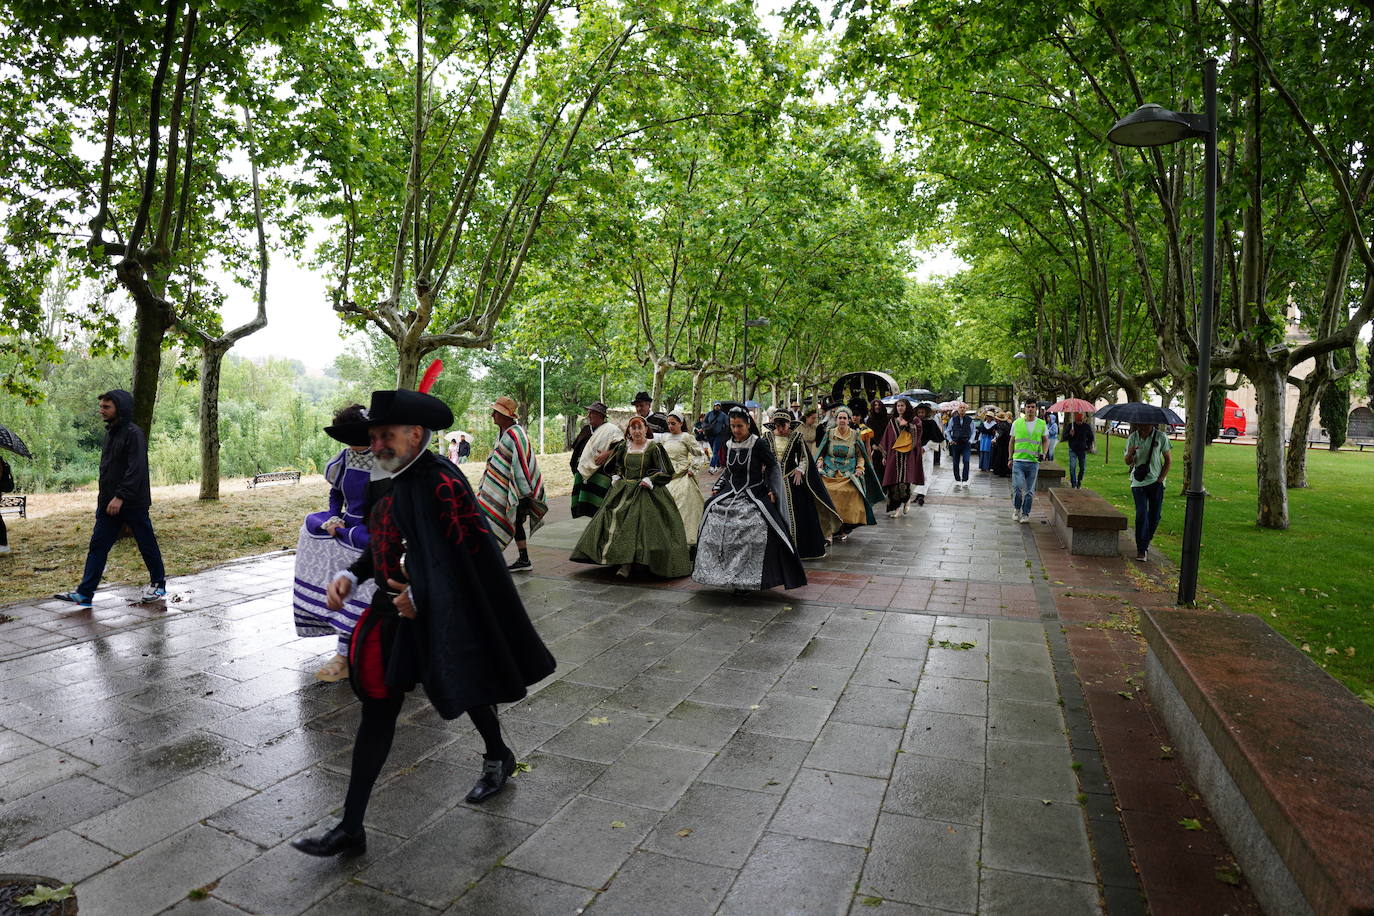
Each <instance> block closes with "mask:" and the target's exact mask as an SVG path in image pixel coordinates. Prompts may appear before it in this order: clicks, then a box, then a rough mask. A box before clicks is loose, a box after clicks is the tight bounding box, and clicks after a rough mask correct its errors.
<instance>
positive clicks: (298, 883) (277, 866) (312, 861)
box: [188, 817, 400, 916]
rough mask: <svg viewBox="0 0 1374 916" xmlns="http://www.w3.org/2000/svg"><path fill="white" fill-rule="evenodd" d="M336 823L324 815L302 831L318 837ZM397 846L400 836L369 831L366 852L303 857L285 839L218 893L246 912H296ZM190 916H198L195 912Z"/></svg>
mask: <svg viewBox="0 0 1374 916" xmlns="http://www.w3.org/2000/svg"><path fill="white" fill-rule="evenodd" d="M336 821H337V819H336V818H334V817H328V818H325V820H324V822H322V823H317V824H314V825H311V826H310V827H309V829H303V830H301V834H302V835H305V836H315V835H317V834H319V833H322V832H323V831H325V830H327V829H328V828H330V827H333V826H334V824H335V823H336ZM302 826H303V827H304V826H305V825H302ZM399 844H400V840H398V839H396V838H395V837H392V836H387V835H386V834H385V833H381V832H379V831H375V830H369V831H368V834H367V851H366V852H364V853H362V854H361V855H357V856H339V857H336V858H332V859H321V858H315V857H313V856H304V855H301V854H300V853H299V852H297V851H296V850H295V849H293V848H292V847H291V845H290V844H289V843H281V844H279V845H277V846H273V847H272V848H271V849H269V850H267V851H266V852H264V853H262V854H261V855H259V856H257V857H256V858H253V859H251V860H250V861H248V862H246V863H244V864H243V865H240V866H239V867H238V868H236V869H234V870H233V871H231V872H230V873H229V874H227V875H225V876H224V877H223V878H221V879H220V880H219V884H218V885H217V886H216V887H215V890H214V896H215V897H217V898H219V899H221V900H224V901H227V902H228V903H231V904H233V905H234V906H235V907H237V908H239V909H240V910H242V911H244V912H248V913H264V914H266V913H271V914H273V916H295V914H297V913H301V912H303V911H305V910H307V909H309V908H310V907H311V906H312V905H314V904H315V903H316V902H317V901H319V900H322V899H323V898H325V897H326V896H328V895H329V894H331V893H333V892H334V891H335V890H337V889H338V888H339V886H340V885H341V884H345V883H346V882H348V881H349V880H350V879H351V878H352V877H353V876H354V875H356V874H357V873H358V872H360V871H362V870H363V869H364V868H367V867H368V866H370V865H372V864H373V863H374V862H376V861H378V860H379V859H381V858H383V857H385V856H386V855H388V854H389V853H390V852H392V851H393V850H395V849H396V847H397V846H398V845H399ZM193 902H195V901H193ZM200 902H204V901H200ZM188 916H196V911H194V910H193V911H191V912H190V913H189V914H188Z"/></svg>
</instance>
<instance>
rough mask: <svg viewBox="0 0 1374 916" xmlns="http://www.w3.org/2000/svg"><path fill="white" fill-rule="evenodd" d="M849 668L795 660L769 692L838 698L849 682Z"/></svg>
mask: <svg viewBox="0 0 1374 916" xmlns="http://www.w3.org/2000/svg"><path fill="white" fill-rule="evenodd" d="M849 675H850V669H849V668H835V667H832V666H830V665H827V664H824V663H822V662H809V661H797V662H793V663H792V666H791V667H789V668H788V669H787V671H785V672H784V673H783V676H782V677H781V678H779V679H778V682H777V684H775V685H774V686H773V689H772V690H771V691H770V692H771V693H786V694H791V695H792V696H799V697H819V698H820V699H823V700H838V699H839V698H840V694H841V693H843V692H844V687H845V684H847V683H848V682H849Z"/></svg>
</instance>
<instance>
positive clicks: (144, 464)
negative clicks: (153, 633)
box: [53, 388, 167, 607]
mask: <svg viewBox="0 0 1374 916" xmlns="http://www.w3.org/2000/svg"><path fill="white" fill-rule="evenodd" d="M133 412H134V396H133V395H131V394H129V392H127V391H124V390H123V389H121V388H116V389H114V390H113V391H107V392H105V393H104V394H102V395H101V396H100V419H102V420H104V421H105V446H104V448H103V449H101V452H100V493H99V496H97V497H96V504H95V529H94V530H93V531H92V532H91V546H90V548H89V549H88V550H87V551H86V571H85V574H84V575H83V576H82V577H81V584H80V585H78V586H77V587H76V591H73V592H67V593H65V594H60V595H53V597H54V598H60V599H61V600H63V601H70V602H72V603H73V604H76V605H79V606H81V607H90V606H91V599H92V598H94V597H95V590H96V587H97V586H98V585H100V577H101V576H102V575H104V574H105V561H106V560H107V559H108V558H109V556H110V548H111V547H113V546H114V543H115V541H116V540H118V538H119V532H120V530H121V529H122V528H123V527H124V526H125V525H128V526H129V531H130V532H131V533H132V534H133V536H134V542H135V543H136V544H138V552H139V553H141V554H142V555H143V563H144V564H145V565H146V566H147V567H148V578H149V579H150V580H151V581H150V584H149V585H148V587H147V588H145V589H144V590H143V594H142V595H141V596H140V598H139V600H140V601H156V600H157V599H159V598H163V597H165V596H166V595H167V573H166V571H164V569H163V568H162V551H161V550H159V549H158V546H157V535H156V534H154V533H153V523H152V521H151V520H150V519H149V518H148V507H149V506H151V505H152V502H153V498H152V488H151V487H150V486H149V484H148V439H147V437H145V436H144V434H143V430H141V429H139V428H138V427H137V426H135V425H134V421H133V419H132V417H133Z"/></svg>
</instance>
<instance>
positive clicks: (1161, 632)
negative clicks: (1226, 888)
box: [1142, 609, 1374, 914]
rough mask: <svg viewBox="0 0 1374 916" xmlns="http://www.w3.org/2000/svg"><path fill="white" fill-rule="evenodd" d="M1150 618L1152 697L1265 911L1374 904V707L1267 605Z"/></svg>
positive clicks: (1354, 908) (1369, 909) (1370, 907)
mask: <svg viewBox="0 0 1374 916" xmlns="http://www.w3.org/2000/svg"><path fill="white" fill-rule="evenodd" d="M1142 629H1143V631H1144V635H1145V640H1146V644H1147V646H1148V650H1149V651H1148V654H1147V656H1146V683H1147V686H1148V689H1149V692H1150V698H1151V700H1152V701H1153V703H1154V705H1155V707H1156V708H1157V709H1159V710H1160V713H1161V715H1162V716H1163V718H1164V722H1165V724H1166V725H1167V727H1168V730H1169V735H1170V737H1171V739H1172V744H1173V745H1174V747H1176V748H1177V749H1178V752H1179V756H1180V758H1181V759H1182V760H1183V762H1184V763H1185V764H1186V765H1187V766H1188V769H1189V771H1190V772H1191V773H1192V777H1193V784H1194V785H1195V786H1196V787H1197V789H1198V791H1199V792H1200V793H1201V794H1202V796H1203V797H1204V798H1205V799H1206V801H1207V806H1208V808H1209V809H1211V812H1212V816H1213V817H1215V818H1216V821H1217V824H1218V826H1220V828H1221V832H1222V833H1223V834H1224V835H1225V837H1226V839H1227V841H1228V842H1229V843H1230V846H1231V849H1232V850H1233V851H1234V852H1235V855H1236V858H1237V859H1238V860H1239V862H1240V865H1241V870H1242V871H1243V873H1244V874H1245V878H1246V880H1247V881H1248V882H1249V884H1250V886H1251V887H1252V888H1253V889H1254V892H1255V896H1256V897H1257V898H1258V899H1259V902H1260V904H1261V905H1262V906H1263V908H1264V911H1265V912H1267V913H1285V914H1288V913H1352V914H1353V913H1374V856H1371V855H1370V838H1371V837H1374V709H1371V708H1370V707H1368V706H1366V705H1365V704H1364V703H1363V702H1361V701H1360V700H1359V699H1358V698H1356V697H1355V695H1354V694H1352V693H1351V692H1350V691H1349V690H1347V689H1346V688H1345V687H1344V686H1342V685H1341V684H1340V683H1338V682H1337V681H1336V680H1335V679H1333V678H1332V677H1331V676H1330V675H1328V674H1327V673H1326V672H1325V671H1322V670H1321V668H1319V667H1318V666H1317V665H1316V663H1314V662H1313V661H1312V660H1311V659H1310V658H1308V657H1307V655H1306V654H1305V653H1303V652H1301V651H1299V650H1298V649H1296V648H1295V647H1294V646H1293V645H1292V644H1291V643H1289V642H1288V641H1287V640H1285V639H1284V638H1283V637H1282V636H1280V635H1279V634H1278V633H1276V632H1274V630H1273V629H1272V628H1270V627H1269V625H1268V624H1266V623H1265V622H1264V621H1263V620H1261V619H1260V618H1258V617H1255V616H1252V615H1249V614H1219V613H1215V612H1202V611H1190V610H1179V609H1166V610H1150V611H1146V612H1145V614H1144V620H1143V621H1142ZM1314 645H1315V644H1314Z"/></svg>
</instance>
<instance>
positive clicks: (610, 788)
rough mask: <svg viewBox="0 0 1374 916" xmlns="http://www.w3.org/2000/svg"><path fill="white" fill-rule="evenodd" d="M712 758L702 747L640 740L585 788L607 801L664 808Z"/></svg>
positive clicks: (685, 789)
mask: <svg viewBox="0 0 1374 916" xmlns="http://www.w3.org/2000/svg"><path fill="white" fill-rule="evenodd" d="M711 759H712V755H711V754H708V753H704V752H701V751H689V750H685V749H683V748H677V747H665V746H663V745H657V744H649V743H647V742H639V743H637V744H635V745H633V746H631V747H630V749H629V750H627V751H626V752H625V753H624V754H623V755H622V756H621V757H620V759H619V760H617V761H616V762H615V763H613V764H611V765H610V766H609V767H608V768H607V769H606V770H605V772H603V773H602V774H601V775H600V776H598V777H597V778H596V780H595V781H594V782H592V784H591V785H589V786H587V788H586V789H585V790H584V791H585V793H586V794H587V795H591V796H595V797H597V798H603V799H605V800H607V801H612V802H617V803H621V804H628V805H639V806H640V807H644V808H656V809H658V810H661V811H666V810H667V809H668V808H671V807H672V806H673V805H674V804H675V803H676V802H677V800H678V798H679V797H681V795H682V793H683V792H685V791H687V786H688V785H690V784H691V782H692V780H693V779H695V778H696V775H697V774H698V773H700V772H701V771H702V769H704V768H705V766H706V765H707V764H708V763H710V762H711Z"/></svg>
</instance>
